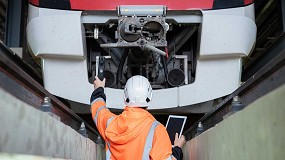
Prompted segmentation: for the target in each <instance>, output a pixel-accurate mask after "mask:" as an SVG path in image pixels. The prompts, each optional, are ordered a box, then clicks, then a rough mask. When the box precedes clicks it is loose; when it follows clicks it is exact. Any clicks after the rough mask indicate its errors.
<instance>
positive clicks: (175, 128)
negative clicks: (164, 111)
mask: <svg viewBox="0 0 285 160" xmlns="http://www.w3.org/2000/svg"><path fill="white" fill-rule="evenodd" d="M186 119H187V117H186V116H176V115H169V116H168V120H167V123H166V130H167V132H168V135H169V138H170V141H171V144H172V145H173V144H174V140H175V133H178V135H179V137H180V136H181V134H182V131H183V128H184V125H185V122H186Z"/></svg>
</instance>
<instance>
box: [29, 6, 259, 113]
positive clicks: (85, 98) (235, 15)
mask: <svg viewBox="0 0 285 160" xmlns="http://www.w3.org/2000/svg"><path fill="white" fill-rule="evenodd" d="M163 18H165V20H166V22H168V20H172V21H174V22H175V23H176V25H177V26H178V27H179V26H181V25H184V24H187V25H191V24H196V25H197V26H198V28H197V36H196V43H197V44H195V46H196V48H197V49H196V51H195V56H194V58H195V74H194V78H191V77H190V76H191V72H190V71H189V70H188V69H189V68H190V65H189V64H188V65H189V66H187V64H185V63H183V62H181V63H180V62H179V66H178V67H177V66H176V68H179V67H180V68H179V69H181V70H182V71H183V73H184V74H185V76H186V77H185V81H183V84H181V85H180V84H179V85H176V86H175V85H174V86H172V87H161V88H157V89H155V90H154V91H153V100H152V102H151V104H150V106H149V109H168V108H176V107H181V106H188V107H189V109H190V110H191V106H193V105H195V104H201V103H204V102H212V100H214V99H217V98H219V97H223V96H225V95H228V94H230V93H232V92H233V91H234V90H236V89H237V88H238V87H239V86H240V78H241V66H242V58H243V57H245V56H248V55H249V54H250V53H251V51H252V49H253V47H254V44H255V39H256V31H257V29H256V25H255V22H254V21H255V17H254V4H253V3H252V4H249V5H245V6H242V7H236V8H228V9H217V10H201V9H196V10H195V9H192V10H190V11H189V13H188V12H181V14H180V13H179V12H178V13H177V12H174V11H171V10H169V11H168V10H167V12H166V16H164V17H163ZM110 20H118V14H117V12H116V11H110V12H107V13H106V14H105V13H104V12H100V13H98V14H96V13H94V14H88V15H86V14H85V12H84V11H76V10H73V11H71V10H59V9H49V8H41V7H37V6H34V5H29V18H28V25H27V40H28V44H29V46H30V49H31V51H32V52H33V54H34V55H35V56H37V57H40V58H41V59H42V73H43V78H44V87H45V88H46V89H47V90H48V91H49V92H50V93H52V94H54V95H56V96H59V97H62V98H65V99H68V100H70V101H72V102H76V103H82V104H89V103H90V102H89V100H90V95H91V93H92V92H93V89H94V87H93V84H92V83H91V82H90V71H88V67H89V66H88V65H90V64H89V62H88V58H87V57H88V56H90V55H88V54H90V53H88V47H87V44H86V38H87V37H86V35H87V34H86V28H85V24H94V25H96V24H98V25H99V26H100V25H105V24H107V23H109V21H110ZM111 25H112V24H109V26H111ZM168 25H170V27H171V23H170V22H168ZM164 27H165V26H164ZM166 30H168V28H167V29H166ZM95 32H96V31H95ZM99 32H100V29H99ZM172 32H176V31H175V30H174V31H172ZM177 32H178V31H177ZM92 35H94V36H96V35H97V34H96V33H95V34H94V33H93V34H92ZM166 36H167V34H166ZM169 42H170V41H169ZM181 43H182V42H181ZM185 43H186V44H184V45H185V46H186V48H187V45H189V46H190V45H191V44H187V42H185ZM168 44H170V43H168ZM178 44H179V43H178ZM121 48H122V47H121ZM158 48H159V47H158ZM183 55H184V57H183ZM185 55H186V58H187V56H188V58H189V55H188V53H186V52H182V53H181V54H175V53H174V54H173V55H171V56H172V57H174V60H172V61H170V63H169V64H168V65H172V64H173V66H174V62H175V58H176V60H177V59H178V60H179V58H181V57H182V58H181V60H182V61H183V60H184V59H183V58H185ZM179 56H180V57H179ZM188 61H189V60H188ZM184 62H186V63H187V59H186V61H184ZM191 63H193V61H192V62H191ZM183 65H184V66H183ZM112 66H114V65H112ZM112 66H111V67H112ZM124 66H125V67H126V65H124ZM127 67H128V66H127ZM181 67H182V68H181ZM183 67H184V68H183ZM185 67H187V68H185ZM168 68H169V66H168ZM174 68H175V67H174ZM183 69H184V70H183ZM191 69H192V70H194V68H191ZM110 70H111V69H110ZM169 70H171V68H169ZM116 72H117V70H116V69H115V70H114V69H113V73H114V74H116ZM145 72H146V73H148V70H147V71H145ZM157 73H158V71H157ZM88 74H89V75H88ZM124 74H127V73H124ZM160 74H162V75H163V70H162V71H161V73H160ZM191 79H193V80H192V81H191ZM155 81H158V80H157V79H155ZM163 84H164V83H163ZM105 93H106V95H107V106H108V107H109V108H114V109H123V108H124V107H125V105H124V101H123V89H122V88H118V87H117V88H116V87H106V88H105Z"/></svg>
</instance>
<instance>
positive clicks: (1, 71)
mask: <svg viewBox="0 0 285 160" xmlns="http://www.w3.org/2000/svg"><path fill="white" fill-rule="evenodd" d="M17 58H18V57H17V55H15V53H13V52H12V51H11V50H10V49H9V48H7V47H6V46H5V45H4V44H2V43H0V87H1V88H3V89H4V90H6V91H7V92H9V93H10V94H12V95H14V96H15V97H17V98H19V99H20V100H22V101H24V102H25V103H27V104H29V105H31V106H33V107H34V108H37V109H38V108H39V107H40V105H41V103H42V102H43V99H44V97H45V96H48V97H50V99H51V103H52V106H53V113H54V114H56V115H57V116H59V117H60V120H61V122H63V123H65V124H66V125H68V126H70V127H71V128H73V129H74V130H78V129H79V128H80V125H81V123H82V122H84V120H83V119H82V118H80V117H79V116H78V115H77V114H75V113H74V112H73V111H72V110H71V109H70V108H68V107H67V106H66V105H65V104H64V103H63V102H62V101H60V100H59V99H58V98H57V97H55V96H54V95H52V94H51V93H49V92H48V91H47V90H45V88H44V87H43V86H42V85H41V84H39V83H38V82H37V81H36V80H35V79H33V78H32V77H31V76H30V75H29V74H28V73H26V72H25V71H24V70H23V69H22V68H21V67H23V65H24V64H23V63H22V62H19V60H16V61H15V59H17ZM13 59H14V60H13ZM17 62H19V64H20V66H19V65H18V63H17ZM85 126H86V130H87V134H88V136H89V138H90V139H92V140H93V141H95V140H96V139H97V136H98V135H99V133H98V132H97V131H96V130H95V129H94V127H92V126H90V125H89V124H87V123H85Z"/></svg>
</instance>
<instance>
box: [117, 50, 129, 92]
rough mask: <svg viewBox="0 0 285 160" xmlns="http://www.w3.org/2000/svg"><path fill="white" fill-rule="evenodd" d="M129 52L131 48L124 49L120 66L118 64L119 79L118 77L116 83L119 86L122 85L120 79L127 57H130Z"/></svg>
mask: <svg viewBox="0 0 285 160" xmlns="http://www.w3.org/2000/svg"><path fill="white" fill-rule="evenodd" d="M128 53H129V49H128V48H125V49H124V51H123V55H122V58H121V60H120V63H119V66H118V70H117V79H116V84H117V86H118V88H119V87H120V83H119V81H120V80H121V79H122V75H123V67H124V64H125V62H126V59H127V57H128Z"/></svg>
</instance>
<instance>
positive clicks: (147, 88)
mask: <svg viewBox="0 0 285 160" xmlns="http://www.w3.org/2000/svg"><path fill="white" fill-rule="evenodd" d="M151 98H152V88H151V85H150V83H149V81H148V80H147V79H146V78H145V77H143V76H139V75H138V76H133V77H131V78H130V79H128V81H127V83H126V86H125V89H124V100H125V104H126V105H127V106H129V107H147V106H148V103H149V102H150V101H151Z"/></svg>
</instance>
